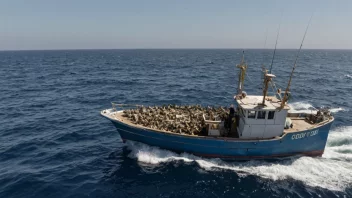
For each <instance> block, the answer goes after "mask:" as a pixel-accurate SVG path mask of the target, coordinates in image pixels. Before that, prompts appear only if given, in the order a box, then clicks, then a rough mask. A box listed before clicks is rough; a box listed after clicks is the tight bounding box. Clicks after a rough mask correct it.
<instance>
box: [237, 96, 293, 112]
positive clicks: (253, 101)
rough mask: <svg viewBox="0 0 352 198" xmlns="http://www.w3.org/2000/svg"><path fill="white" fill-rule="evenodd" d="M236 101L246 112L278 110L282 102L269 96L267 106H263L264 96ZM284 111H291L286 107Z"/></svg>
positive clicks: (266, 101) (266, 99) (266, 100)
mask: <svg viewBox="0 0 352 198" xmlns="http://www.w3.org/2000/svg"><path fill="white" fill-rule="evenodd" d="M236 101H237V103H238V105H239V106H240V107H242V108H243V109H246V110H251V109H261V110H276V109H278V108H280V105H281V101H280V100H278V99H277V98H276V97H273V96H267V97H266V98H265V106H263V105H262V101H263V96H253V95H252V96H248V95H247V96H246V97H244V98H242V99H239V98H236ZM284 109H287V110H289V109H290V107H289V106H288V105H285V107H284Z"/></svg>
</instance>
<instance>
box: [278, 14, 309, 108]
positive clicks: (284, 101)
mask: <svg viewBox="0 0 352 198" xmlns="http://www.w3.org/2000/svg"><path fill="white" fill-rule="evenodd" d="M312 18H313V14H312V16H311V17H310V19H309V22H308V25H307V28H306V31H305V32H304V35H303V39H302V43H301V46H300V47H299V50H298V52H297V55H296V59H295V62H294V64H293V68H292V72H291V75H290V80H289V81H288V84H287V87H286V90H285V95H284V98H283V99H282V101H281V106H280V108H281V109H283V108H284V106H285V103H286V102H287V100H288V93H289V91H290V86H291V80H292V76H293V72H294V71H295V69H296V65H297V60H298V56H299V54H300V52H301V49H302V46H303V42H304V39H305V38H306V34H307V31H308V28H309V26H310V22H311V21H312Z"/></svg>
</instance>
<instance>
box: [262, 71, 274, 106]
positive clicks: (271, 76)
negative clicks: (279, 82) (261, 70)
mask: <svg viewBox="0 0 352 198" xmlns="http://www.w3.org/2000/svg"><path fill="white" fill-rule="evenodd" d="M264 75H265V79H264V90H263V102H262V105H263V106H265V97H266V95H267V93H268V88H269V82H271V80H272V78H275V77H276V76H275V75H274V74H268V71H267V70H265V74H264Z"/></svg>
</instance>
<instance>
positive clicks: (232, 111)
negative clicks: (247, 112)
mask: <svg viewBox="0 0 352 198" xmlns="http://www.w3.org/2000/svg"><path fill="white" fill-rule="evenodd" d="M230 116H232V117H233V116H235V109H234V108H233V107H230Z"/></svg>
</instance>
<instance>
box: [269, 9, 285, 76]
mask: <svg viewBox="0 0 352 198" xmlns="http://www.w3.org/2000/svg"><path fill="white" fill-rule="evenodd" d="M281 18H282V15H281ZM280 28H281V20H280V24H279V29H278V30H277V36H276V42H275V49H274V53H273V58H272V60H271V65H270V70H269V72H270V73H271V70H272V68H273V64H274V58H275V52H276V46H277V40H279V35H280Z"/></svg>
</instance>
